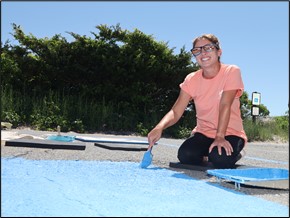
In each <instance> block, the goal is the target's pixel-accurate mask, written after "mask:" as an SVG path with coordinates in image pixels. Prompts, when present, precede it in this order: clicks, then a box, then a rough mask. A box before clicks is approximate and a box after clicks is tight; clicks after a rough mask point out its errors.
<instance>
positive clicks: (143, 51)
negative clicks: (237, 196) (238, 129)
mask: <svg viewBox="0 0 290 218" xmlns="http://www.w3.org/2000/svg"><path fill="white" fill-rule="evenodd" d="M12 28H13V31H14V33H13V36H14V38H15V39H16V40H17V41H18V42H19V45H10V44H9V42H6V43H5V44H4V45H2V42H1V49H2V53H1V69H0V75H1V87H2V89H1V104H2V110H1V117H2V120H3V121H7V122H11V123H13V126H19V125H29V126H30V125H32V126H33V127H35V128H36V129H41V130H56V127H57V126H58V125H60V126H61V129H62V131H77V132H85V131H130V132H136V131H137V132H138V133H139V134H141V135H147V134H148V132H149V131H150V130H151V129H152V128H153V126H154V125H156V123H157V122H159V120H160V119H161V118H162V117H163V116H164V114H165V113H166V112H167V111H168V110H169V109H170V108H171V107H172V104H173V103H174V102H175V100H176V98H177V96H178V93H179V84H180V83H181V82H182V81H183V79H184V78H185V76H186V75H187V74H188V73H189V72H192V71H195V70H197V69H198V66H197V65H196V63H193V62H192V61H191V58H192V56H191V53H190V52H187V51H185V48H184V47H183V48H181V49H180V52H179V54H174V53H173V49H171V48H168V44H167V43H165V42H157V41H156V40H155V39H154V37H153V36H152V35H146V34H144V33H143V32H141V31H140V30H138V29H135V30H134V31H133V32H130V31H127V30H123V29H122V28H121V27H120V25H119V24H117V25H116V26H110V27H108V26H106V25H98V26H96V29H97V33H95V32H92V34H93V36H94V38H89V37H87V36H81V35H79V34H76V33H72V32H70V33H69V34H70V35H71V36H73V38H74V41H72V42H68V41H67V40H66V39H65V38H64V37H62V36H61V35H55V36H53V37H51V38H47V37H45V38H36V37H35V36H33V35H32V34H29V35H26V34H25V33H24V32H23V31H22V29H21V27H20V26H17V25H16V24H13V25H12ZM251 106H252V105H251V101H250V100H249V99H248V94H247V92H244V93H243V95H242V97H241V110H242V118H243V119H246V118H250V117H251ZM267 115H269V111H268V110H267V108H266V107H265V106H264V105H260V115H259V116H261V117H264V116H267ZM275 121H276V123H278V124H277V125H275V126H276V127H275V129H272V130H271V131H272V132H273V133H275V134H279V131H281V129H282V130H283V131H285V132H288V133H289V124H288V120H287V118H277V119H276V120H275ZM246 122H247V121H246ZM195 125H196V120H195V108H194V104H193V103H192V102H191V103H190V104H189V106H188V110H186V112H185V113H184V115H183V117H182V118H181V119H180V121H179V122H178V123H177V124H176V125H175V126H173V127H170V128H168V129H167V130H166V131H165V132H164V133H165V135H166V136H169V137H177V138H184V137H187V136H189V135H190V133H191V130H192V127H193V126H195ZM255 125H259V126H253V124H252V123H251V122H250V123H249V124H248V125H246V128H247V132H248V134H249V138H250V139H251V140H264V139H265V138H266V137H267V136H268V135H270V133H269V132H266V130H263V129H268V128H269V129H270V127H271V126H269V127H268V124H264V123H263V124H261V123H258V124H255ZM271 125H272V127H273V126H274V125H273V124H271ZM257 129H258V130H257ZM262 131H265V132H262ZM267 131H268V130H267Z"/></svg>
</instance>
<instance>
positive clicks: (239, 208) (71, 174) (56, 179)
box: [1, 158, 289, 217]
mask: <svg viewBox="0 0 290 218" xmlns="http://www.w3.org/2000/svg"><path fill="white" fill-rule="evenodd" d="M1 162H2V163H1V164H2V165H1V167H2V170H1V182H2V187H1V190H2V193H1V194H2V196H1V197H2V198H1V203H2V205H1V215H2V216H16V217H20V216H26V217H30V216H32V217H36V216H46V217H48V216H58V217H64V216H66V217H77V216H78V217H92V216H94V217H97V216H111V217H112V216H126V217H129V216H131V217H134V216H143V217H144V216H157V217H161V216H168V217H178V216H190V217H193V216H199V217H210V216H214V217H224V216H230V217H241V216H245V217H263V216H264V217H271V216H273V217H281V216H285V217H288V216H289V207H287V206H285V205H281V204H278V203H273V202H270V201H266V200H264V199H261V198H257V197H254V196H249V195H245V194H243V193H241V192H238V191H235V190H231V189H226V188H223V187H221V186H219V185H213V184H211V183H207V182H205V181H202V180H196V179H193V178H191V177H189V176H187V175H185V174H183V173H179V172H175V171H171V170H167V169H162V168H158V167H155V166H154V165H152V164H151V166H150V167H148V168H147V169H141V168H140V167H138V166H139V163H133V162H109V161H84V160H78V161H75V160H27V159H22V158H1Z"/></svg>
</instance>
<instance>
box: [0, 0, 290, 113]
mask: <svg viewBox="0 0 290 218" xmlns="http://www.w3.org/2000/svg"><path fill="white" fill-rule="evenodd" d="M12 23H15V24H17V25H20V26H21V28H22V29H23V31H24V33H25V34H27V35H28V34H30V33H31V34H32V35H34V36H36V37H37V38H45V37H48V38H51V37H52V36H54V35H56V34H60V35H61V36H63V37H65V38H66V39H67V40H68V41H72V40H73V38H72V37H71V36H70V35H69V34H68V33H67V32H73V33H76V34H79V35H86V36H87V37H91V38H94V35H93V34H92V33H91V32H94V33H98V30H97V29H96V26H97V25H101V24H106V25H107V26H116V25H117V24H119V25H120V27H121V28H122V29H123V30H128V31H130V32H133V31H134V30H135V29H138V30H140V31H142V32H143V33H144V34H146V35H151V36H152V37H153V38H154V39H155V40H156V41H158V42H167V43H168V47H169V48H174V52H175V54H178V53H179V52H180V49H181V48H182V47H185V49H186V50H188V51H189V50H190V49H191V48H192V41H193V39H194V38H195V37H197V36H200V35H202V34H204V33H212V34H214V35H216V36H217V37H218V38H219V40H220V44H221V47H222V57H221V61H222V63H225V64H235V65H237V66H239V67H240V69H241V73H242V78H243V82H244V86H245V91H246V92H247V93H248V95H249V99H250V100H252V93H253V92H258V93H260V94H261V95H260V96H261V100H260V103H261V104H262V105H264V106H266V107H267V109H268V110H269V111H270V116H283V115H285V113H286V111H288V110H289V108H288V107H289V2H288V1H232V2H231V1H12V2H9V1H5V0H4V1H2V2H1V41H2V42H3V43H4V42H5V41H6V40H7V39H9V40H10V43H11V44H18V42H17V40H15V39H14V38H13V36H12V35H11V33H12ZM192 61H193V62H195V59H194V57H193V58H192ZM173 103H174V102H172V104H173Z"/></svg>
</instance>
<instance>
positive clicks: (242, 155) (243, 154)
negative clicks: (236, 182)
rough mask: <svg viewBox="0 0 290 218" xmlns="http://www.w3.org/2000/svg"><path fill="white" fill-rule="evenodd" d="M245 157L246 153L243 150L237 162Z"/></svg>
mask: <svg viewBox="0 0 290 218" xmlns="http://www.w3.org/2000/svg"><path fill="white" fill-rule="evenodd" d="M245 156H246V151H245V150H244V149H243V150H241V152H240V153H239V154H238V156H237V159H238V160H237V162H238V161H239V160H241V159H242V158H243V157H245Z"/></svg>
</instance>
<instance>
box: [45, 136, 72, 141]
mask: <svg viewBox="0 0 290 218" xmlns="http://www.w3.org/2000/svg"><path fill="white" fill-rule="evenodd" d="M46 139H48V140H53V141H60V142H72V141H74V140H75V136H63V135H50V136H48V137H47V138H46Z"/></svg>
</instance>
